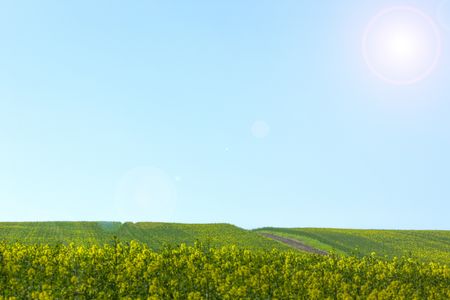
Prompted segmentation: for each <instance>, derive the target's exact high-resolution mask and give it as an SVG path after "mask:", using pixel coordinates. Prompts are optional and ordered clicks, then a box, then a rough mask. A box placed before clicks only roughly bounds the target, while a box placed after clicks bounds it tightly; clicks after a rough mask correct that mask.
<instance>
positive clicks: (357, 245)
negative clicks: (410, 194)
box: [256, 228, 450, 266]
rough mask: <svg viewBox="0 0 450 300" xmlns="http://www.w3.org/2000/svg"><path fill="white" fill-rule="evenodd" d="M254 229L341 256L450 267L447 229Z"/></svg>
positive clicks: (449, 235)
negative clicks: (405, 258) (408, 260)
mask: <svg viewBox="0 0 450 300" xmlns="http://www.w3.org/2000/svg"><path fill="white" fill-rule="evenodd" d="M256 231H257V232H259V233H270V234H274V235H277V236H283V237H286V238H289V239H293V240H297V241H300V242H302V243H303V244H306V245H309V246H312V247H314V248H317V249H321V250H325V251H328V252H336V253H339V254H343V255H357V256H363V255H370V254H371V253H372V252H375V253H377V254H378V255H380V256H388V257H391V258H392V257H394V256H397V257H401V256H408V257H412V258H414V259H417V260H420V261H424V262H440V263H444V264H447V265H449V266H450V231H439V230H359V229H328V228H261V229H258V230H256Z"/></svg>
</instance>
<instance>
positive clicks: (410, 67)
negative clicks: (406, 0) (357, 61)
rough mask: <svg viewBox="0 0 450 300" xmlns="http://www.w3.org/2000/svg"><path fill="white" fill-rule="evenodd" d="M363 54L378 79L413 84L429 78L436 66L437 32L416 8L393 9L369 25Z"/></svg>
mask: <svg viewBox="0 0 450 300" xmlns="http://www.w3.org/2000/svg"><path fill="white" fill-rule="evenodd" d="M362 51H363V56H364V60H365V62H366V64H367V65H368V67H369V69H370V70H371V71H372V72H373V73H374V74H375V75H376V76H377V77H379V78H381V79H383V80H385V81H387V82H389V83H391V84H398V85H406V84H413V83H416V82H418V81H421V80H423V79H424V78H426V77H427V76H429V75H430V73H431V72H432V71H433V70H434V69H435V67H436V65H437V62H438V60H439V57H440V53H441V38H440V33H439V29H438V28H437V26H436V24H435V22H434V21H433V20H432V19H431V18H430V17H429V16H428V15H426V14H424V13H423V12H421V11H420V10H418V9H416V8H413V7H407V6H399V7H392V8H389V9H386V10H383V11H381V12H380V13H379V14H377V15H376V16H375V17H374V18H373V19H372V20H371V21H370V22H369V24H368V25H367V28H366V30H365V32H364V36H363V41H362Z"/></svg>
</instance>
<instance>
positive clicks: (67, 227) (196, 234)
mask: <svg viewBox="0 0 450 300" xmlns="http://www.w3.org/2000/svg"><path fill="white" fill-rule="evenodd" d="M114 237H117V238H118V239H119V240H120V241H124V242H127V241H131V240H137V241H140V242H143V243H146V244H148V245H149V246H150V247H151V248H153V249H159V248H161V247H162V246H163V245H165V244H169V245H179V244H181V243H185V244H188V245H192V244H194V243H195V241H196V240H199V241H201V242H202V243H205V244H208V245H210V246H214V247H220V246H225V245H230V244H234V245H237V246H240V247H243V248H248V249H272V248H277V249H288V246H285V245H283V244H281V243H279V242H276V241H273V240H271V239H268V238H265V237H263V236H261V235H259V234H257V233H256V232H253V231H248V230H244V229H242V228H239V227H236V226H234V225H230V224H178V223H150V222H142V223H131V222H126V223H120V222H2V223H0V241H6V242H9V243H12V242H16V241H17V242H21V243H27V244H34V243H39V244H58V243H71V242H73V243H76V244H83V245H86V244H100V245H101V244H105V243H111V242H112V241H113V239H114Z"/></svg>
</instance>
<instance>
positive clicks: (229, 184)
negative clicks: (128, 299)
mask: <svg viewBox="0 0 450 300" xmlns="http://www.w3.org/2000/svg"><path fill="white" fill-rule="evenodd" d="M439 3H441V1H430V0H426V1H425V0H423V1H379V0H376V1H375V0H373V1H360V0H352V1H350V0H347V1H331V0H329V1H259V0H258V1H256V0H255V1H220V2H219V1H184V2H183V1H158V2H157V1H2V2H1V4H0V37H1V47H0V184H1V185H0V220H3V221H15V220H17V221H22V220H42V221H43V220H120V221H126V220H129V221H143V220H146V221H174V222H194V223H200V222H229V223H234V224H236V225H238V226H242V227H245V228H254V227H259V226H266V225H267V226H290V227H293V226H299V227H305V226H308V227H309V226H316V227H354V228H430V229H434V228H436V229H450V217H449V215H450V184H449V178H450V81H449V78H450V57H449V54H450V51H449V46H450V45H449V37H450V30H449V29H450V26H445V24H450V10H449V11H448V12H447V11H444V12H442V11H441V17H440V30H441V35H442V41H443V51H442V56H441V59H440V61H439V64H438V66H437V68H436V70H435V71H434V72H433V73H432V74H431V75H430V76H429V77H428V78H427V79H426V80H424V81H422V82H420V83H417V84H414V85H409V86H395V85H390V84H388V83H386V82H383V81H381V80H379V79H378V78H377V77H376V76H374V75H373V74H372V73H371V72H370V71H369V70H368V68H367V66H366V64H365V63H364V60H363V58H362V55H361V47H360V44H361V37H362V34H363V31H364V28H365V26H366V24H367V23H368V21H369V20H370V18H371V17H372V16H373V15H374V14H376V13H377V12H378V11H379V10H380V9H383V8H384V7H388V6H392V5H398V4H408V5H413V6H415V7H417V8H419V9H421V10H422V11H423V12H425V13H427V14H429V15H430V16H432V17H434V16H436V12H437V8H438V7H439ZM444 7H449V8H450V6H445V5H444ZM446 18H448V19H446ZM446 21H448V23H446Z"/></svg>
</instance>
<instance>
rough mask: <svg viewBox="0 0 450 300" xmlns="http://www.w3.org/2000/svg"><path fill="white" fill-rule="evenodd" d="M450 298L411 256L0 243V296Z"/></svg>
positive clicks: (438, 277) (444, 270) (444, 279)
mask: <svg viewBox="0 0 450 300" xmlns="http://www.w3.org/2000/svg"><path fill="white" fill-rule="evenodd" d="M397 298H398V299H450V269H449V267H447V266H446V265H443V264H438V263H426V262H421V261H417V260H414V259H412V258H406V257H402V258H392V259H388V258H382V257H378V256H377V255H375V254H374V253H373V254H371V255H368V256H364V257H362V258H361V257H355V256H340V255H335V254H331V255H326V256H321V255H313V254H307V253H301V252H298V251H280V250H271V251H269V250H248V249H244V248H239V247H236V246H224V247H213V248H211V247H206V246H204V245H202V244H200V243H196V244H195V245H193V246H187V245H185V244H181V245H180V246H177V247H164V248H162V249H160V250H158V251H156V250H152V249H151V248H149V246H147V245H146V244H144V243H140V242H136V241H131V242H126V243H122V242H118V241H117V240H116V241H114V242H112V243H110V244H104V245H103V246H99V245H90V246H87V245H84V246H83V245H75V244H73V243H71V244H68V245H64V244H59V245H46V244H41V245H38V244H22V243H14V244H12V243H4V242H3V243H0V299H397Z"/></svg>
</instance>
